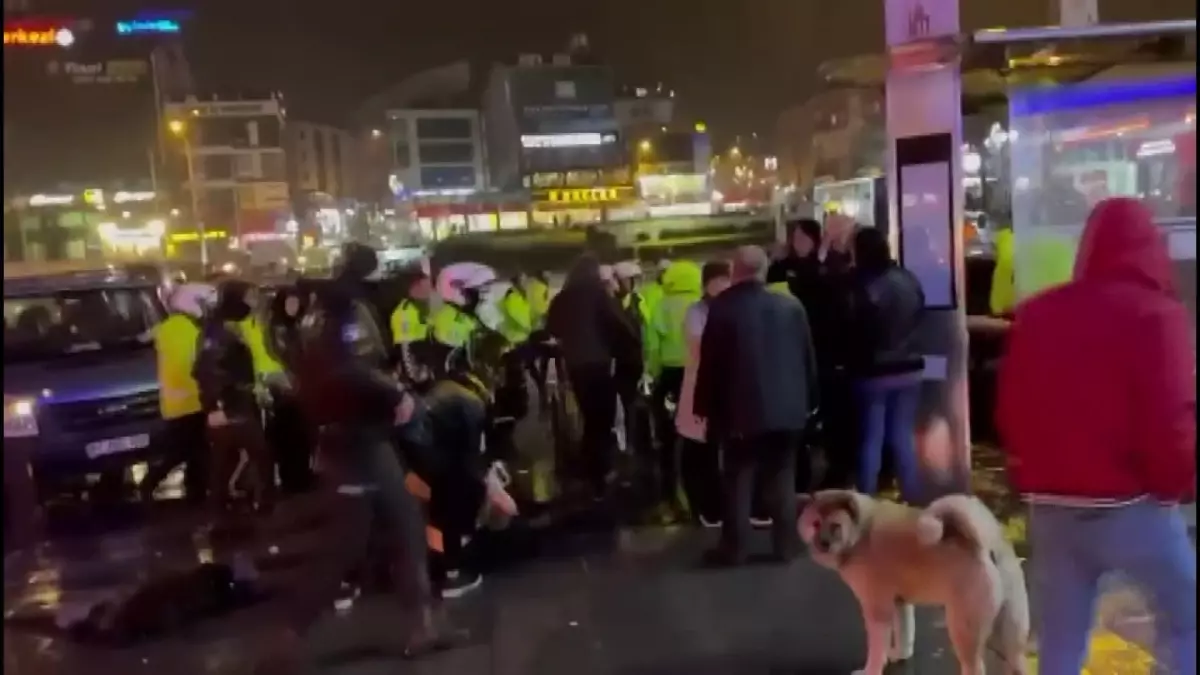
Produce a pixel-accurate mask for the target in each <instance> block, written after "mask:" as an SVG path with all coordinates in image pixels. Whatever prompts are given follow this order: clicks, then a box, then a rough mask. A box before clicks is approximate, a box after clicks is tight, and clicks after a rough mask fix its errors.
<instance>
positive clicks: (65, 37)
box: [4, 26, 75, 47]
mask: <svg viewBox="0 0 1200 675" xmlns="http://www.w3.org/2000/svg"><path fill="white" fill-rule="evenodd" d="M73 44H75V33H74V32H73V31H72V30H71V29H70V28H67V27H65V26H39V27H36V28H34V27H27V26H5V27H4V46H5V47H70V46H71V45H73Z"/></svg>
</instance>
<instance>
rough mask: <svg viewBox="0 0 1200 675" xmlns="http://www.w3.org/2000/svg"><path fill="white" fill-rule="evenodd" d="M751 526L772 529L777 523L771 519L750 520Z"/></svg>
mask: <svg viewBox="0 0 1200 675" xmlns="http://www.w3.org/2000/svg"><path fill="white" fill-rule="evenodd" d="M750 524H751V525H753V526H754V527H770V526H772V525H774V524H775V521H774V520H772V519H770V518H750Z"/></svg>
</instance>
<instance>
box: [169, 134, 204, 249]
mask: <svg viewBox="0 0 1200 675" xmlns="http://www.w3.org/2000/svg"><path fill="white" fill-rule="evenodd" d="M167 129H168V130H170V132H171V133H172V134H173V135H174V136H175V137H177V138H179V139H180V140H181V141H182V142H183V159H184V162H185V163H186V164H187V182H188V195H189V196H190V197H191V200H192V221H193V222H194V223H195V224H196V235H197V236H198V237H199V238H200V265H201V266H203V267H205V268H207V267H208V237H207V236H206V234H207V233H206V232H205V231H204V221H203V219H201V218H200V193H199V191H198V190H197V189H196V167H195V162H194V157H193V154H192V140H191V138H190V137H189V136H188V128H187V125H186V124H184V123H183V121H181V120H171V121H170V122H168V123H167Z"/></svg>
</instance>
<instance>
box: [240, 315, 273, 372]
mask: <svg viewBox="0 0 1200 675" xmlns="http://www.w3.org/2000/svg"><path fill="white" fill-rule="evenodd" d="M234 325H235V326H236V328H237V332H238V335H239V336H240V337H241V338H242V341H243V342H245V343H246V347H248V348H249V349H250V358H251V359H253V361H254V376H255V378H257V379H259V380H261V379H263V378H265V377H267V376H269V375H275V374H278V373H282V372H283V364H281V363H279V361H277V360H275V357H274V356H271V352H270V350H268V349H267V332H266V330H264V328H263V322H262V319H260V318H259V317H258V316H257V315H255V314H251V315H250V316H248V317H246V318H245V319H242V320H241V321H239V322H237V323H236V324H234Z"/></svg>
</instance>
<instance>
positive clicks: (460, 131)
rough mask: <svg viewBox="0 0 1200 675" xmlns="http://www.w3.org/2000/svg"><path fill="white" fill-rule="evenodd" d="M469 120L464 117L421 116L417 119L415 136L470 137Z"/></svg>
mask: <svg viewBox="0 0 1200 675" xmlns="http://www.w3.org/2000/svg"><path fill="white" fill-rule="evenodd" d="M470 137H471V120H469V119H467V118H465V117H421V118H418V119H417V138H421V139H437V138H455V139H457V138H470Z"/></svg>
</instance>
